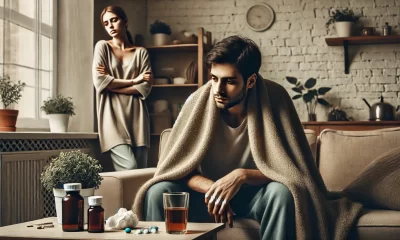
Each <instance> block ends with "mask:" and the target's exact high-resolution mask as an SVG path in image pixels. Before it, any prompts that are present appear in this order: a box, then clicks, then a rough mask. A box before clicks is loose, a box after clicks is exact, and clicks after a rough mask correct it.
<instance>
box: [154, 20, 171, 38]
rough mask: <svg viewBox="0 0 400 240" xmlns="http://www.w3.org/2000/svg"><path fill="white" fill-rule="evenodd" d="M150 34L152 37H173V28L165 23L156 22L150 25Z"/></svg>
mask: <svg viewBox="0 0 400 240" xmlns="http://www.w3.org/2000/svg"><path fill="white" fill-rule="evenodd" d="M150 33H151V35H153V34H156V33H165V34H167V35H171V28H170V26H169V25H168V24H166V23H165V22H162V21H158V20H156V21H154V23H152V24H150Z"/></svg>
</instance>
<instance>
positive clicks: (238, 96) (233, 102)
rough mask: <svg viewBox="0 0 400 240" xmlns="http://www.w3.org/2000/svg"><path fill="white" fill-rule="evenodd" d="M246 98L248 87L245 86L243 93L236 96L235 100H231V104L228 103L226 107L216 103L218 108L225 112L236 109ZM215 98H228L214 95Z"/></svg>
mask: <svg viewBox="0 0 400 240" xmlns="http://www.w3.org/2000/svg"><path fill="white" fill-rule="evenodd" d="M245 96H246V87H245V86H244V87H243V88H242V91H241V92H240V93H238V94H237V95H236V96H234V97H233V98H231V100H230V101H229V102H227V103H226V104H225V105H223V104H222V103H219V102H215V103H216V105H217V107H218V108H220V109H223V110H228V109H229V108H231V107H234V106H236V105H238V104H239V103H241V102H242V101H243V99H244V97H245ZM214 98H227V97H226V96H224V95H221V94H214Z"/></svg>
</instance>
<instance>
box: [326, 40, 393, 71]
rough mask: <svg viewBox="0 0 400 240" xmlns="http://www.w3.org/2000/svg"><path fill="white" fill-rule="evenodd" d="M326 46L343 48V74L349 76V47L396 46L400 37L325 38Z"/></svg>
mask: <svg viewBox="0 0 400 240" xmlns="http://www.w3.org/2000/svg"><path fill="white" fill-rule="evenodd" d="M325 42H326V44H328V46H343V49H344V73H345V74H349V72H350V71H349V67H350V62H349V46H351V45H370V44H396V43H400V35H390V36H354V37H344V38H325Z"/></svg>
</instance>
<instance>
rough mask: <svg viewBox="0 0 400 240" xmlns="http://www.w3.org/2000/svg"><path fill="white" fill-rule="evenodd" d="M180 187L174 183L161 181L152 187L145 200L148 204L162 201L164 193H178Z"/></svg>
mask: <svg viewBox="0 0 400 240" xmlns="http://www.w3.org/2000/svg"><path fill="white" fill-rule="evenodd" d="M180 191H182V189H181V187H180V185H179V184H178V183H176V182H170V181H163V182H158V183H156V184H154V185H152V186H151V187H150V188H149V189H148V190H147V193H146V199H147V200H148V201H150V202H154V201H161V202H162V201H163V197H162V195H163V193H165V192H180Z"/></svg>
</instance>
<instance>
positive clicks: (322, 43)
mask: <svg viewBox="0 0 400 240" xmlns="http://www.w3.org/2000/svg"><path fill="white" fill-rule="evenodd" d="M313 43H314V45H316V46H324V47H326V42H325V37H313Z"/></svg>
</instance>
